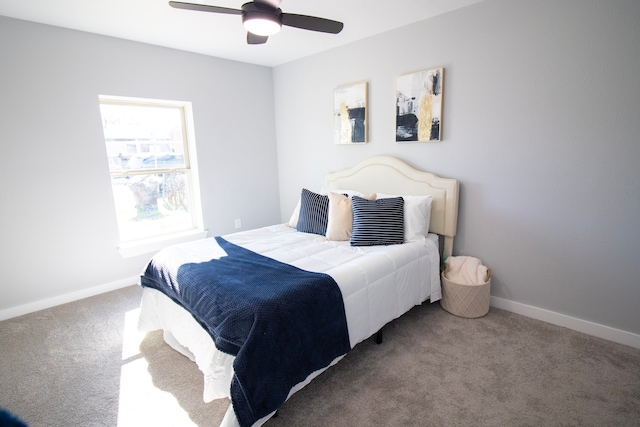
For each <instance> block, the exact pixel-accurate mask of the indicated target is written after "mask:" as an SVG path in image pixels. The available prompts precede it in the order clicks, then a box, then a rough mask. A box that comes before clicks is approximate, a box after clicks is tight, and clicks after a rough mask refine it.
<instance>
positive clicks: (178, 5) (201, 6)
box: [169, 1, 242, 15]
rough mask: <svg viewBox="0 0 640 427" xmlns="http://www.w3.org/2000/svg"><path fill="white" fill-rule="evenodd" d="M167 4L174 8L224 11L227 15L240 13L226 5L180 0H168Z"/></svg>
mask: <svg viewBox="0 0 640 427" xmlns="http://www.w3.org/2000/svg"><path fill="white" fill-rule="evenodd" d="M169 6H171V7H175V8H176V9H187V10H197V11H200V12H213V13H226V14H227V15H242V11H241V10H240V9H230V8H228V7H220V6H209V5H207V4H195V3H183V2H181V1H170V2H169Z"/></svg>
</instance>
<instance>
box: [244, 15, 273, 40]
mask: <svg viewBox="0 0 640 427" xmlns="http://www.w3.org/2000/svg"><path fill="white" fill-rule="evenodd" d="M278 18H279V17H278V16H277V15H273V14H270V13H264V12H245V13H244V14H243V15H242V24H243V25H244V28H245V29H246V30H247V31H249V32H250V33H252V34H255V35H258V36H271V35H273V34H275V33H277V32H278V31H280V30H281V29H282V22H280V19H278Z"/></svg>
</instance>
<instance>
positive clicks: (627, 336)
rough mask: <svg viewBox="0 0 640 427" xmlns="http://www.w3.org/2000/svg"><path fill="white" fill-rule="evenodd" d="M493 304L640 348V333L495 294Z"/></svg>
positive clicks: (493, 305) (492, 299) (492, 298)
mask: <svg viewBox="0 0 640 427" xmlns="http://www.w3.org/2000/svg"><path fill="white" fill-rule="evenodd" d="M491 306H492V307H496V308H501V309H503V310H507V311H511V312H513V313H517V314H521V315H523V316H527V317H531V318H533V319H538V320H542V321H544V322H548V323H552V324H554V325H558V326H563V327H565V328H569V329H573V330H574V331H578V332H582V333H585V334H588V335H593V336H594V337H598V338H604V339H606V340H609V341H613V342H617V343H620V344H624V345H628V346H631V347H634V348H640V335H638V334H634V333H631V332H627V331H623V330H620V329H615V328H611V327H609V326H604V325H600V324H598V323H593V322H589V321H587V320H582V319H578V318H576V317H571V316H566V315H564V314H560V313H556V312H553V311H549V310H545V309H542V308H538V307H534V306H531V305H526V304H521V303H519V302H514V301H510V300H508V299H504V298H498V297H494V296H492V297H491Z"/></svg>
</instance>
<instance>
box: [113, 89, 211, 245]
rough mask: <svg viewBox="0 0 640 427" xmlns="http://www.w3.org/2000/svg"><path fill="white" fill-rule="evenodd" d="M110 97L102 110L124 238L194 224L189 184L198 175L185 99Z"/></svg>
mask: <svg viewBox="0 0 640 427" xmlns="http://www.w3.org/2000/svg"><path fill="white" fill-rule="evenodd" d="M105 98H106V97H105ZM105 98H101V102H100V111H101V113H102V124H103V130H104V137H105V144H106V149H107V157H108V163H109V171H110V173H111V183H112V188H113V197H114V201H115V208H116V215H117V220H118V228H119V230H120V240H121V241H122V242H133V241H136V240H142V239H146V238H150V237H157V236H161V235H167V234H172V233H177V232H181V231H187V230H192V229H195V228H196V227H197V226H198V224H196V218H199V215H196V214H195V213H194V212H193V209H192V207H193V205H192V204H191V203H192V201H191V200H190V199H191V197H192V193H191V191H190V186H191V180H192V179H197V177H196V178H194V177H192V176H191V173H192V171H191V169H190V166H189V153H188V148H187V147H188V144H187V141H186V136H185V135H186V133H185V129H186V127H187V126H186V123H185V120H186V117H185V109H184V108H183V104H180V103H173V102H171V101H158V102H156V101H153V100H141V101H137V100H131V101H128V100H122V99H114V100H109V99H105ZM195 204H196V205H198V203H197V201H196V203H195Z"/></svg>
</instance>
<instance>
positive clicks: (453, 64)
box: [274, 0, 640, 334]
mask: <svg viewBox="0 0 640 427" xmlns="http://www.w3.org/2000/svg"><path fill="white" fill-rule="evenodd" d="M638 17H640V2H638V1H637V0H627V1H623V0H616V1H607V2H604V1H585V0H563V1H560V2H557V1H551V0H544V1H540V0H521V1H512V0H487V1H484V2H481V3H478V4H476V5H472V6H469V7H467V8H464V9H461V10H458V11H455V12H452V13H449V14H446V15H442V16H439V17H436V18H434V19H429V20H427V21H424V22H421V23H417V24H414V25H411V26H408V27H404V28H401V29H398V30H394V31H392V32H389V33H385V34H383V35H380V36H376V37H372V38H368V39H365V40H362V41H359V42H356V43H353V44H351V45H348V46H346V47H342V48H338V49H334V50H331V51H328V52H325V53H322V54H318V55H314V56H312V57H309V58H305V59H302V60H298V61H295V62H291V63H288V64H284V65H281V66H278V67H276V68H275V69H274V85H275V86H274V87H275V105H276V130H277V140H278V163H279V174H280V175H279V179H280V195H281V207H282V214H281V219H282V220H285V219H287V218H288V217H289V215H290V213H291V211H292V210H293V208H294V206H295V203H296V200H297V197H298V195H299V191H300V188H301V187H303V186H307V187H309V188H315V189H319V188H320V186H321V184H322V175H323V173H324V172H325V171H327V170H328V171H333V170H338V169H341V168H344V167H348V166H351V165H353V164H354V163H356V162H358V161H360V160H362V159H364V158H366V157H368V156H371V155H377V154H386V155H393V156H397V157H399V158H402V159H404V160H406V161H408V162H409V163H411V164H413V165H414V166H416V167H418V168H421V169H424V170H429V171H432V172H435V173H437V174H440V175H442V176H445V177H454V178H457V179H459V180H460V182H461V195H460V217H459V228H458V236H457V237H456V240H455V243H454V255H471V256H476V257H479V258H480V259H482V260H483V261H484V263H485V264H486V265H488V266H490V267H492V269H493V272H494V273H493V280H492V294H493V295H494V296H495V297H498V298H504V299H507V300H511V301H515V302H517V303H521V304H526V305H530V306H534V307H538V308H541V309H546V310H551V311H553V312H557V313H560V314H564V315H567V316H571V317H576V318H579V319H584V320H587V321H591V322H595V323H598V324H601V325H606V326H609V327H613V328H616V329H620V330H623V331H628V332H633V333H635V334H638V333H640V316H639V315H638V304H639V303H640V262H639V261H640V227H638V223H637V217H638V213H639V212H640V166H639V164H640V144H639V138H640V115H639V113H640V80H639V78H640V48H639V47H640V25H638ZM441 66H443V67H445V76H444V112H443V137H444V140H443V141H442V142H438V143H409V144H398V143H396V142H395V135H394V125H395V117H394V114H395V104H394V100H395V78H396V76H398V75H401V74H405V73H408V72H412V71H417V70H421V69H427V68H434V67H441ZM358 81H368V82H369V132H370V133H369V135H370V142H369V143H368V144H367V145H364V146H362V145H360V146H335V145H333V143H332V126H333V119H332V91H333V88H334V87H336V86H338V85H342V84H346V83H353V82H358Z"/></svg>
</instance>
